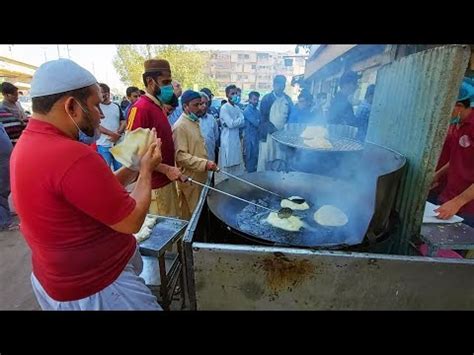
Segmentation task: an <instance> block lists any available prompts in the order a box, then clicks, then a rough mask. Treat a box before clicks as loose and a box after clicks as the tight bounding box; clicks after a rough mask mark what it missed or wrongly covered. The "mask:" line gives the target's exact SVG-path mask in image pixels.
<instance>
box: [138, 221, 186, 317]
mask: <svg viewBox="0 0 474 355" xmlns="http://www.w3.org/2000/svg"><path fill="white" fill-rule="evenodd" d="M187 225H188V222H187V221H183V220H180V219H175V218H168V217H159V218H158V220H157V223H156V225H155V226H154V227H153V230H152V233H151V236H150V238H148V239H146V240H144V241H143V242H142V243H140V254H141V255H142V259H143V272H142V274H141V275H140V277H142V278H143V279H144V280H145V283H146V285H147V286H148V287H149V288H150V289H151V290H152V292H153V293H154V294H156V295H157V298H158V300H159V303H160V304H161V306H162V307H163V309H164V310H165V311H169V310H170V306H171V302H172V301H173V296H174V295H175V293H176V291H177V286H178V282H179V289H178V292H179V294H180V295H181V302H182V304H181V308H182V307H183V305H184V289H185V286H184V278H183V265H184V261H183V249H182V237H183V235H184V230H185V229H186V226H187ZM175 244H176V252H173V251H172V248H173V246H174V245H175Z"/></svg>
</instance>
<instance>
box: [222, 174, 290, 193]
mask: <svg viewBox="0 0 474 355" xmlns="http://www.w3.org/2000/svg"><path fill="white" fill-rule="evenodd" d="M216 171H217V172H218V173H222V174H224V175H227V176H229V177H231V178H233V179H236V180H239V181H241V182H243V183H245V184H249V185H250V186H253V187H256V188H257V189H260V190H262V191H265V192H268V193H270V194H272V195H275V196H278V197H279V198H281V199H285V198H286V197H283V196H282V195H280V194H277V193H276V192H273V191H270V190H267V189H265V188H263V187H261V186H258V185H255V184H254V183H251V182H250V181H248V180H245V179H242V178H240V177H238V176H235V175H233V174H231V173H228V172H227V171H224V170H221V169H217V170H216Z"/></svg>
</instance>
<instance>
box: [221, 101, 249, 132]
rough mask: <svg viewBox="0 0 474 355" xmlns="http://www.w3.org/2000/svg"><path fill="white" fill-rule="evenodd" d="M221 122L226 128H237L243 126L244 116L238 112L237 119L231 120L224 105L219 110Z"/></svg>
mask: <svg viewBox="0 0 474 355" xmlns="http://www.w3.org/2000/svg"><path fill="white" fill-rule="evenodd" d="M221 120H222V121H223V122H224V123H225V124H226V126H227V127H228V128H239V127H242V126H243V125H244V124H245V121H244V115H243V113H242V111H240V112H239V117H238V118H236V119H232V117H231V115H230V112H229V108H228V107H227V106H225V105H224V107H222V109H221Z"/></svg>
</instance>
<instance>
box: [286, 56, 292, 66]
mask: <svg viewBox="0 0 474 355" xmlns="http://www.w3.org/2000/svg"><path fill="white" fill-rule="evenodd" d="M292 66H293V59H291V58H286V59H285V67H292Z"/></svg>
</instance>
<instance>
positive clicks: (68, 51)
mask: <svg viewBox="0 0 474 355" xmlns="http://www.w3.org/2000/svg"><path fill="white" fill-rule="evenodd" d="M66 48H67V57H68V58H69V59H71V50H70V49H69V44H66Z"/></svg>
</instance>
